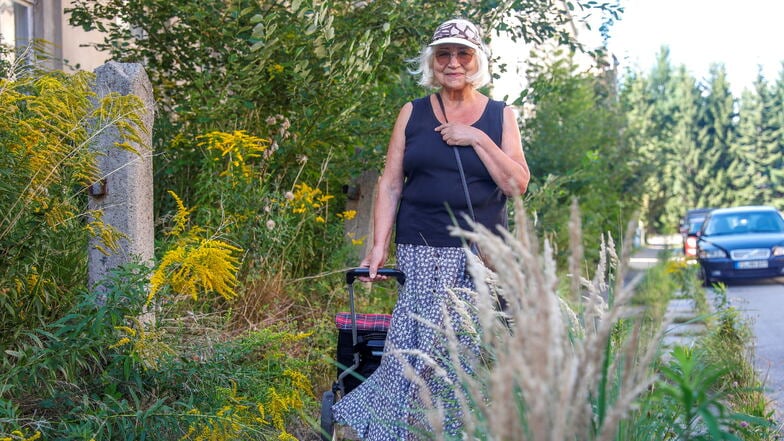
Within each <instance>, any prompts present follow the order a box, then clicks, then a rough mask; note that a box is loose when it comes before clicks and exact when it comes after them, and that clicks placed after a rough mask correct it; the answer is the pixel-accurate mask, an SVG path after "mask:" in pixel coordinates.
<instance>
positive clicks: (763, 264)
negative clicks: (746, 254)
mask: <svg viewBox="0 0 784 441" xmlns="http://www.w3.org/2000/svg"><path fill="white" fill-rule="evenodd" d="M767 267H768V261H767V260H744V261H741V262H736V263H735V268H737V269H757V268H767Z"/></svg>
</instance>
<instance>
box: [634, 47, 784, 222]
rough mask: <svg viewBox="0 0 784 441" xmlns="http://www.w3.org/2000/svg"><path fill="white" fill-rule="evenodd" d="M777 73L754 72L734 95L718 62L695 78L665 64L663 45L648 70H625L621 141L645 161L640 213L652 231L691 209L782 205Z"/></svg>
mask: <svg viewBox="0 0 784 441" xmlns="http://www.w3.org/2000/svg"><path fill="white" fill-rule="evenodd" d="M781 80H782V78H778V79H777V81H775V82H771V83H768V82H767V81H766V80H765V79H764V78H762V77H758V79H757V81H756V83H755V85H754V89H753V90H746V91H744V93H743V95H742V96H741V97H740V98H738V97H734V96H732V94H731V92H730V87H729V83H728V81H727V77H726V70H725V68H724V66H723V65H720V64H717V65H714V66H712V68H711V71H710V75H709V77H708V78H706V79H704V80H701V81H698V80H697V79H695V78H693V77H692V76H691V75H690V74H688V72H687V71H686V68H685V67H684V66H682V65H681V66H672V65H671V64H670V60H669V50H668V49H667V48H666V47H664V48H662V50H661V52H660V54H659V57H658V59H657V63H656V65H655V66H654V67H653V69H652V70H651V71H650V72H647V73H642V72H627V74H626V78H625V79H624V81H623V82H622V83H621V90H620V98H621V104H622V108H623V113H624V114H625V115H627V122H626V125H627V131H626V137H625V140H626V142H627V143H628V144H629V147H630V148H631V150H632V151H633V152H634V153H633V155H635V156H638V158H639V160H640V161H641V162H643V163H646V164H648V167H649V171H648V173H646V175H645V186H644V188H645V194H646V199H645V201H644V206H643V216H644V217H645V218H646V219H647V220H648V222H649V224H650V228H649V229H650V230H652V231H657V232H662V233H669V232H672V231H674V230H675V228H676V227H677V225H678V219H679V218H681V217H682V216H683V214H684V212H685V210H687V209H690V208H701V207H722V206H733V205H748V204H770V205H775V206H779V205H780V199H781V196H782V194H784V187H782V185H781V182H782V181H781V179H780V176H779V175H780V173H778V171H777V170H778V169H779V168H778V167H777V164H779V163H780V162H781V152H782V151H784V144H783V143H784V138H782V136H781V133H782V130H783V129H782V127H784V126H783V125H782V121H784V118H782V109H781V106H780V105H779V103H780V101H777V98H776V90H778V89H779V88H781Z"/></svg>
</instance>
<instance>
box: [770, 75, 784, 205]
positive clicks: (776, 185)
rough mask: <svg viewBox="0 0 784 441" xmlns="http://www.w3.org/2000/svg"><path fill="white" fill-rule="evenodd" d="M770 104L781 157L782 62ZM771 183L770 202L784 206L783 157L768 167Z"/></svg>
mask: <svg viewBox="0 0 784 441" xmlns="http://www.w3.org/2000/svg"><path fill="white" fill-rule="evenodd" d="M769 98H770V100H771V106H772V109H773V115H772V116H771V117H772V118H773V126H774V127H775V129H776V131H777V135H774V139H775V142H776V145H777V147H776V155H777V156H779V158H781V156H782V155H784V106H782V105H781V103H784V62H782V68H781V70H780V71H779V76H778V78H777V79H776V82H775V83H773V85H772V87H771V93H770V97H769ZM769 174H770V185H771V195H770V196H771V203H773V205H776V206H777V207H779V208H784V206H782V205H784V204H782V202H781V199H782V198H784V158H782V159H779V160H778V161H777V162H774V163H773V164H772V165H771V168H770V169H769Z"/></svg>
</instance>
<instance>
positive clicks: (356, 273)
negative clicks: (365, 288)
mask: <svg viewBox="0 0 784 441" xmlns="http://www.w3.org/2000/svg"><path fill="white" fill-rule="evenodd" d="M378 275H379V276H386V277H394V278H396V279H397V283H399V284H401V285H405V283H406V275H405V274H403V271H400V270H399V269H397V268H379V269H378ZM357 277H370V268H352V269H350V270H348V271H346V283H347V284H349V285H351V284H353V283H354V279H355V278H357Z"/></svg>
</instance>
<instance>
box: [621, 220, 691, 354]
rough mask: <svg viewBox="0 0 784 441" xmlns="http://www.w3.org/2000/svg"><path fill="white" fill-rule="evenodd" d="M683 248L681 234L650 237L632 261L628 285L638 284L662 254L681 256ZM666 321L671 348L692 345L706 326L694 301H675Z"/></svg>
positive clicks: (666, 315)
mask: <svg viewBox="0 0 784 441" xmlns="http://www.w3.org/2000/svg"><path fill="white" fill-rule="evenodd" d="M680 247H681V237H680V236H679V235H671V236H654V237H651V238H649V240H648V243H647V245H646V246H645V247H642V248H640V249H639V250H637V251H636V252H635V253H634V255H633V256H632V257H631V258H630V259H629V269H630V271H629V273H630V274H629V277H628V278H627V283H637V282H639V279H640V278H642V277H643V276H644V275H645V270H647V269H648V268H651V267H653V266H654V265H656V264H657V263H658V262H659V258H660V256H659V255H660V253H662V252H664V251H667V250H670V252H671V254H673V255H676V256H677V255H678V253H679V250H680ZM665 321H666V323H668V327H667V329H666V330H665V334H664V345H665V346H666V347H668V348H672V347H674V346H675V345H686V346H689V345H691V344H692V343H693V342H694V339H695V338H696V337H699V336H700V335H702V333H704V332H705V329H706V328H705V324H704V323H703V322H702V320H700V319H699V318H698V313H697V308H696V305H695V303H694V300H693V299H672V300H670V302H669V304H668V305H667V312H666V313H665Z"/></svg>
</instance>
